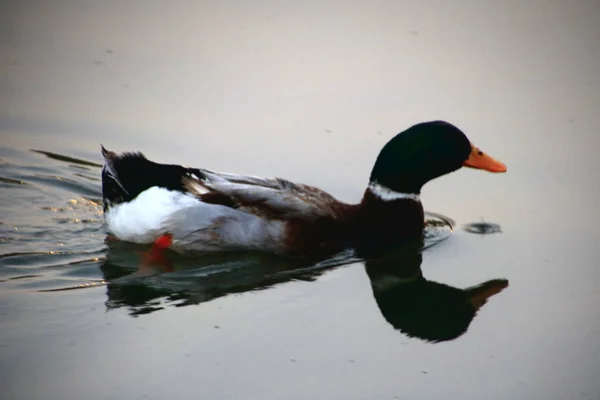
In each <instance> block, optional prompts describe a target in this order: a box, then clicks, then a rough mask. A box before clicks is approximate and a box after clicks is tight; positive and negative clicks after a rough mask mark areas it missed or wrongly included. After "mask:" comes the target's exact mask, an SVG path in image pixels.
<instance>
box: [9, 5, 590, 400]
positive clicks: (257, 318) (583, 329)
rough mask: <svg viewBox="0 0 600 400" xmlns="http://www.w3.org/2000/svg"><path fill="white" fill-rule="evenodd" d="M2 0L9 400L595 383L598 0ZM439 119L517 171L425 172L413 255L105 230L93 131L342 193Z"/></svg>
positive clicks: (133, 145)
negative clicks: (158, 244)
mask: <svg viewBox="0 0 600 400" xmlns="http://www.w3.org/2000/svg"><path fill="white" fill-rule="evenodd" d="M5 3H6V4H5V12H3V13H2V14H1V15H0V55H1V57H0V134H1V142H0V160H1V161H0V187H1V192H0V222H1V224H0V255H1V256H0V321H1V326H2V329H0V388H2V389H0V390H2V397H3V398H9V399H10V398H15V399H80V398H93V399H112V398H119V399H144V398H158V399H163V398H180V399H188V398H189V399H192V398H194V399H195V398H199V397H200V398H209V399H237V398H243V399H265V398H266V399H305V398H317V399H321V398H323V399H388V398H389V399H395V398H397V399H414V398H416V399H437V398H461V399H481V398H490V399H506V398H520V399H577V398H581V399H584V398H586V399H590V398H591V399H596V398H600V384H599V383H598V379H597V378H598V372H597V371H598V370H599V369H600V362H599V361H598V360H600V339H599V338H600V311H599V308H598V300H599V299H600V291H599V289H598V288H599V287H600V270H599V269H598V264H597V260H598V256H599V252H598V250H597V243H598V239H599V238H600V225H599V219H598V216H599V215H598V209H597V204H598V203H599V201H600V190H599V189H598V184H597V183H598V181H599V176H598V171H599V170H600V163H599V162H598V157H597V154H598V153H600V138H599V137H598V132H599V131H600V123H599V122H598V119H597V118H596V114H597V110H599V109H600V96H599V95H598V85H599V83H600V48H599V47H598V46H597V42H598V39H600V33H599V31H598V26H597V19H598V17H599V16H600V7H599V6H598V4H597V2H594V1H587V2H586V1H584V2H579V3H577V4H573V3H572V2H567V1H558V0H555V1H531V2H528V3H527V4H526V5H523V4H521V3H514V4H513V3H512V2H474V1H473V2H471V1H464V2H461V3H460V4H458V3H454V4H452V5H449V4H446V3H445V2H441V1H439V2H438V1H435V0H434V1H431V2H426V3H424V2H412V1H405V2H394V3H391V2H381V3H380V4H377V5H375V4H373V3H368V4H365V5H362V6H361V5H354V6H349V5H347V4H344V5H341V4H339V5H335V4H334V3H327V4H326V5H324V4H322V3H314V4H311V3H302V5H300V4H298V5H292V4H284V3H280V2H272V1H269V0H266V1H263V2H257V3H254V4H253V6H252V7H248V6H246V5H244V4H242V2H239V3H227V5H225V3H220V2H215V3H209V2H201V3H200V2H191V1H190V2H185V1H178V2H172V3H170V4H169V5H166V4H163V3H148V2H143V3H141V2H140V3H139V4H138V3H136V2H128V3H122V2H117V1H114V2H113V1H108V2H102V3H94V4H84V3H72V4H71V3H68V2H64V3H56V4H53V5H50V4H46V3H36V2H30V1H19V2H16V1H14V2H11V1H7V2H5ZM434 118H441V119H447V120H449V121H451V122H453V123H455V124H457V125H458V126H459V127H461V128H462V129H463V130H465V132H466V133H467V134H468V135H469V137H470V138H471V139H472V140H473V142H474V143H475V144H477V145H478V146H480V147H481V148H483V149H484V150H485V151H486V152H488V153H489V154H491V155H493V156H495V157H497V158H498V159H500V160H501V161H503V162H505V163H506V164H507V166H508V173H507V174H505V175H502V176H498V175H492V174H487V173H483V172H480V171H472V170H461V171H458V172H456V173H453V174H451V175H448V176H445V177H442V178H440V179H438V180H435V181H433V182H431V183H430V184H428V185H427V186H426V187H425V190H424V192H423V195H422V198H423V202H424V204H425V207H426V209H428V210H432V211H435V212H436V213H437V212H439V213H440V214H441V215H447V216H449V217H451V218H452V219H453V220H455V221H456V225H455V227H454V231H453V232H452V233H451V234H449V233H450V227H449V225H448V223H447V222H445V221H444V220H443V219H440V217H439V216H436V214H430V218H431V220H432V221H438V225H439V228H438V229H439V230H437V231H436V230H434V229H433V227H432V228H431V230H430V231H429V232H430V234H431V236H430V237H429V238H428V242H427V244H432V240H433V239H444V238H446V237H447V236H449V237H447V238H446V239H445V240H442V241H441V242H439V243H437V244H435V245H434V246H431V247H429V248H428V249H426V250H425V251H424V252H423V253H422V256H421V253H420V252H418V251H416V249H415V247H413V246H408V247H407V248H406V249H403V250H402V251H400V252H399V253H398V254H396V255H395V256H396V257H395V259H394V261H390V260H388V259H382V260H370V261H367V262H365V261H361V260H355V259H354V258H353V257H354V255H353V254H348V253H343V254H340V255H338V256H337V257H335V258H333V259H331V260H326V261H325V262H322V263H320V264H316V265H315V264H314V263H312V264H306V263H295V262H282V261H281V260H278V259H274V258H273V257H269V256H264V255H257V254H243V255H220V256H206V257H202V258H199V259H185V258H175V259H174V262H173V265H174V268H175V270H174V271H172V272H167V273H165V272H164V271H139V268H138V267H139V260H140V255H139V252H140V251H143V248H140V247H139V246H132V245H127V244H123V243H115V242H111V241H109V240H106V232H105V228H104V226H103V224H102V218H103V217H102V206H101V202H100V197H101V196H100V189H101V188H100V182H99V171H100V169H99V164H100V163H101V157H100V152H99V149H100V144H101V143H102V144H104V145H105V146H106V147H107V148H110V149H114V150H116V151H121V150H141V151H143V152H145V153H146V155H147V156H148V157H149V158H151V159H155V160H156V161H161V162H178V163H182V164H186V165H193V166H199V167H205V168H209V169H213V170H221V171H231V172H239V173H248V174H255V175H266V176H272V175H277V176H282V177H285V178H288V179H291V180H294V181H299V182H304V183H309V184H313V185H316V186H318V187H321V188H323V189H326V190H328V191H329V192H331V193H332V194H334V195H335V196H337V197H339V198H340V199H342V200H345V201H356V200H357V199H358V198H359V197H360V195H361V194H362V191H363V190H364V186H365V184H366V181H367V178H368V175H369V172H370V168H371V167H372V163H373V162H374V159H375V157H376V155H377V152H378V151H379V149H380V148H381V147H382V146H383V144H384V143H385V142H386V141H387V140H388V139H389V138H390V137H391V136H393V135H394V134H395V133H397V132H398V131H400V130H402V129H404V128H405V127H407V126H409V125H411V124H413V123H415V122H419V121H423V120H428V119H434ZM488 228H491V229H488ZM509 282H510V283H509ZM486 300H487V301H486ZM475 310H477V312H476V313H475V312H474V311H475Z"/></svg>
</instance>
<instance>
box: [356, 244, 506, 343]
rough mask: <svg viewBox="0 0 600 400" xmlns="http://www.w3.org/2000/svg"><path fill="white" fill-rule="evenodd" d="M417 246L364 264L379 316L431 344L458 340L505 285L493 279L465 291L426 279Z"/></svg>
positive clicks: (411, 246) (404, 331)
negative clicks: (490, 299)
mask: <svg viewBox="0 0 600 400" xmlns="http://www.w3.org/2000/svg"><path fill="white" fill-rule="evenodd" d="M421 245H422V244H421V243H419V242H417V243H412V244H409V245H407V246H405V247H404V248H401V249H397V250H395V251H394V253H393V254H388V255H386V256H385V257H379V258H376V259H368V260H366V261H365V268H366V272H367V275H368V276H369V280H370V281H371V288H372V290H373V296H374V297H375V301H376V302H377V305H378V306H379V310H380V311H381V314H382V315H383V317H384V318H385V319H386V320H387V321H388V322H389V323H390V324H391V325H392V326H393V327H394V328H395V329H396V330H398V331H400V332H402V333H404V334H405V335H407V336H410V337H417V338H419V339H422V340H425V341H431V342H441V341H447V340H452V339H456V338H457V337H459V336H461V335H462V334H464V333H465V332H466V331H467V329H468V327H469V325H470V324H471V321H472V320H473V318H474V317H475V315H476V313H477V311H478V310H479V309H480V308H481V307H482V306H483V305H484V304H485V303H486V302H487V300H488V299H489V298H490V297H492V296H493V295H495V294H497V293H499V292H501V291H502V290H503V289H505V288H506V287H507V286H508V281H507V280H506V279H492V280H489V281H486V282H482V283H480V284H478V285H475V286H471V287H468V288H465V289H460V288H456V287H452V286H449V285H446V284H443V283H438V282H433V281H429V280H427V279H426V278H425V277H424V276H423V272H422V270H421V263H422V257H423V256H422V253H421V251H420V249H421Z"/></svg>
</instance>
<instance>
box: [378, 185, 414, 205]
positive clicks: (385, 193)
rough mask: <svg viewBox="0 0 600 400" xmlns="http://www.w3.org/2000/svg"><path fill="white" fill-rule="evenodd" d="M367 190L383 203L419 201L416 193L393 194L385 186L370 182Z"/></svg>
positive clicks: (393, 192)
mask: <svg viewBox="0 0 600 400" xmlns="http://www.w3.org/2000/svg"><path fill="white" fill-rule="evenodd" d="M369 190H370V191H371V193H373V195H374V196H375V197H377V198H379V199H381V200H383V201H393V200H402V199H406V200H413V201H418V202H420V201H421V197H420V196H419V195H418V194H417V193H401V192H395V191H393V190H392V189H390V188H389V187H387V186H383V185H380V184H379V183H377V182H371V183H370V184H369Z"/></svg>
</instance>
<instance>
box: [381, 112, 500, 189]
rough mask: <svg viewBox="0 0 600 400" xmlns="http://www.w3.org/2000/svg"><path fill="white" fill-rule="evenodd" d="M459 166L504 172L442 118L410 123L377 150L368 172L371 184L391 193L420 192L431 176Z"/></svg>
mask: <svg viewBox="0 0 600 400" xmlns="http://www.w3.org/2000/svg"><path fill="white" fill-rule="evenodd" d="M462 166H467V167H471V168H478V169H484V170H487V171H490V172H505V171H506V166H505V165H504V164H502V163H501V162H500V161H497V160H494V159H493V158H492V157H490V156H488V155H486V154H484V153H483V152H482V151H480V150H479V149H478V148H477V147H475V146H473V145H472V144H471V142H470V141H469V139H468V138H467V136H466V135H465V134H464V133H463V132H462V131H461V130H460V129H458V128H457V127H456V126H454V125H452V124H450V123H448V122H444V121H431V122H423V123H420V124H417V125H413V126H411V127H410V128H408V129H407V130H405V131H404V132H401V133H399V134H397V135H396V136H395V137H393V138H392V139H391V140H390V141H389V142H388V143H387V144H386V145H385V146H384V147H383V149H382V150H381V152H380V153H379V156H378V157H377V161H376V162H375V165H374V166H373V170H372V171H371V178H370V182H371V183H378V184H380V185H383V186H385V187H387V188H389V189H391V190H393V191H394V192H400V193H415V194H418V193H420V192H421V188H422V187H423V185H424V184H426V183H427V182H429V181H430V180H432V179H435V178H437V177H438V176H442V175H445V174H448V173H450V172H453V171H456V170H457V169H459V168H461V167H462Z"/></svg>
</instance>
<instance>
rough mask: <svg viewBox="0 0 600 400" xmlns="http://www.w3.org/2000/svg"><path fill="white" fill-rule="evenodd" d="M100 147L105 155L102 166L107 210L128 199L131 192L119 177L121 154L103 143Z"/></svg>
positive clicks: (105, 208)
mask: <svg viewBox="0 0 600 400" xmlns="http://www.w3.org/2000/svg"><path fill="white" fill-rule="evenodd" d="M100 147H101V152H102V156H103V157H104V166H103V168H102V200H103V202H104V211H106V210H107V208H108V207H109V206H111V205H113V204H119V203H122V202H124V201H127V199H128V197H130V193H129V191H128V190H127V189H125V186H123V183H121V180H120V179H119V170H118V166H119V165H118V164H119V162H118V160H119V156H118V155H117V153H115V152H114V151H110V150H107V149H106V147H104V146H102V145H101V146H100Z"/></svg>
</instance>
